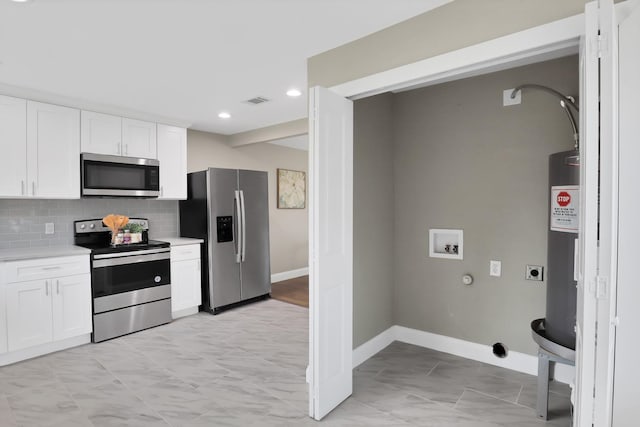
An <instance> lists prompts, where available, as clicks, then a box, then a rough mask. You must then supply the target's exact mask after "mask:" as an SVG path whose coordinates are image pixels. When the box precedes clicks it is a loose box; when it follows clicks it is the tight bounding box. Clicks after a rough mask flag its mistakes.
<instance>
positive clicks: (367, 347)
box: [353, 326, 397, 368]
mask: <svg viewBox="0 0 640 427" xmlns="http://www.w3.org/2000/svg"><path fill="white" fill-rule="evenodd" d="M395 328H397V326H392V327H390V328H389V329H387V330H386V331H384V332H381V333H379V334H378V335H376V336H375V337H373V338H371V339H370V340H369V341H367V342H366V343H364V344H362V345H360V346H359V347H358V348H355V349H354V350H353V367H354V368H357V367H358V366H360V365H361V364H362V363H364V362H366V361H367V360H368V359H369V358H371V357H372V356H374V355H375V354H377V353H378V352H380V351H382V350H383V349H384V348H385V347H387V346H388V345H389V344H391V343H392V342H394V341H396V340H397V338H396V334H395V331H396V330H395Z"/></svg>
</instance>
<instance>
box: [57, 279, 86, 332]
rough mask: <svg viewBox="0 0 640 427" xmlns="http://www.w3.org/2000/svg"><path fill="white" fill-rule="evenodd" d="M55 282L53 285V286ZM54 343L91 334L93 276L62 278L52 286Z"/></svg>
mask: <svg viewBox="0 0 640 427" xmlns="http://www.w3.org/2000/svg"><path fill="white" fill-rule="evenodd" d="M53 282H54V281H53V280H52V281H51V283H52V284H53ZM52 296H53V299H52V303H53V304H52V307H53V339H54V341H58V340H63V339H66V338H71V337H77V336H78V335H82V334H88V333H91V329H92V328H91V276H90V275H89V274H82V275H79V276H70V277H61V278H59V279H55V292H53V286H52Z"/></svg>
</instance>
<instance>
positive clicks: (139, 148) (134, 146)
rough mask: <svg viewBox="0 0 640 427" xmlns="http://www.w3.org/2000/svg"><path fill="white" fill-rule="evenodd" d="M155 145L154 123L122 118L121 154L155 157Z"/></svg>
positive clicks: (147, 157)
mask: <svg viewBox="0 0 640 427" xmlns="http://www.w3.org/2000/svg"><path fill="white" fill-rule="evenodd" d="M156 146H157V142H156V124H155V123H152V122H144V121H142V120H133V119H126V118H123V119H122V155H124V156H129V157H143V158H146V159H156V158H157V155H158V153H157V148H156Z"/></svg>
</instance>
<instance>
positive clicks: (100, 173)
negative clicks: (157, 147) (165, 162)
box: [80, 153, 160, 197]
mask: <svg viewBox="0 0 640 427" xmlns="http://www.w3.org/2000/svg"><path fill="white" fill-rule="evenodd" d="M80 165H81V171H80V174H81V179H82V196H83V197H100V196H102V197H105V196H110V197H116V196H121V197H158V196H159V195H160V163H159V162H158V161H157V160H155V159H138V158H134V157H120V156H107V155H102V154H91V153H82V154H81V155H80Z"/></svg>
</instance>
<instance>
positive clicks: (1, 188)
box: [0, 95, 27, 197]
mask: <svg viewBox="0 0 640 427" xmlns="http://www.w3.org/2000/svg"><path fill="white" fill-rule="evenodd" d="M0 147H2V155H1V156H0V197H21V196H24V195H25V191H26V179H27V101H26V100H25V99H19V98H12V97H9V96H2V95H0Z"/></svg>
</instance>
